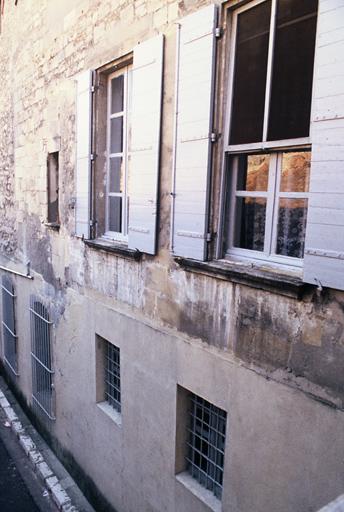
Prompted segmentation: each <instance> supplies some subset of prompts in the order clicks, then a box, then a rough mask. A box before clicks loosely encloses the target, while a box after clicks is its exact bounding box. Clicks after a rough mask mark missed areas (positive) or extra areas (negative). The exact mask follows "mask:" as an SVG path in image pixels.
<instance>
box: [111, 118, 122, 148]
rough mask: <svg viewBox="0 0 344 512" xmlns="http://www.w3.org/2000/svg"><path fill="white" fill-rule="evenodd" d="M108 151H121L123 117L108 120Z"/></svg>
mask: <svg viewBox="0 0 344 512" xmlns="http://www.w3.org/2000/svg"><path fill="white" fill-rule="evenodd" d="M110 123H111V126H110V152H111V153H122V151H123V117H122V116H121V117H115V118H114V119H111V121H110Z"/></svg>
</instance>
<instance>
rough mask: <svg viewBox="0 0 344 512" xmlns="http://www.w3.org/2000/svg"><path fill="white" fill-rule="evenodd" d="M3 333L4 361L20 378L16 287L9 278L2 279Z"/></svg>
mask: <svg viewBox="0 0 344 512" xmlns="http://www.w3.org/2000/svg"><path fill="white" fill-rule="evenodd" d="M1 288H2V318H3V320H2V333H3V340H4V360H5V363H6V365H7V366H8V368H9V369H10V370H11V372H12V373H13V374H14V375H16V376H18V360H17V335H16V325H15V301H14V299H15V293H14V286H13V284H12V281H11V279H10V278H9V277H8V276H3V277H2V284H1Z"/></svg>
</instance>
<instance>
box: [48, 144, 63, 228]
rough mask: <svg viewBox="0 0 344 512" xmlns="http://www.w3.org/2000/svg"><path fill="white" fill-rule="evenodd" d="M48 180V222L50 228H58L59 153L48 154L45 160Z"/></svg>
mask: <svg viewBox="0 0 344 512" xmlns="http://www.w3.org/2000/svg"><path fill="white" fill-rule="evenodd" d="M47 179H48V222H47V224H48V225H49V226H51V227H59V225H60V221H59V153H58V151H56V152H55V153H49V154H48V158H47Z"/></svg>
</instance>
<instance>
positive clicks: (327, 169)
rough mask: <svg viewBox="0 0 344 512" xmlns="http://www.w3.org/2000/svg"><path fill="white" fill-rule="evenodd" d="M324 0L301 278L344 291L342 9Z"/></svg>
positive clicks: (343, 34)
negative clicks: (302, 275) (331, 6)
mask: <svg viewBox="0 0 344 512" xmlns="http://www.w3.org/2000/svg"><path fill="white" fill-rule="evenodd" d="M322 4H323V5H322ZM325 4H326V2H320V8H319V19H318V38H317V48H316V59H315V84H314V100H313V102H314V105H313V115H312V143H313V144H312V166H311V179H310V199H309V208H308V219H307V234H306V247H305V258H304V281H305V282H307V283H313V284H318V285H321V286H328V287H331V288H336V289H340V290H344V79H341V76H343V75H344V7H341V8H338V9H337V11H336V10H334V11H331V12H329V9H330V7H329V6H328V7H327V8H326V5H325ZM338 34H340V36H338Z"/></svg>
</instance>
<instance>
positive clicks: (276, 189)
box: [224, 148, 309, 268]
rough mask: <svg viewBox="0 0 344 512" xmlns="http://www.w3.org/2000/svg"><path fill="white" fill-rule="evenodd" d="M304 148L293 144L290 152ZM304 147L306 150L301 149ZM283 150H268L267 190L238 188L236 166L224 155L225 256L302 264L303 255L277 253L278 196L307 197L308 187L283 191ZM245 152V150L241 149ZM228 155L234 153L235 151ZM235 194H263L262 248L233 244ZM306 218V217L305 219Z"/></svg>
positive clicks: (255, 195) (246, 195) (284, 197)
mask: <svg viewBox="0 0 344 512" xmlns="http://www.w3.org/2000/svg"><path fill="white" fill-rule="evenodd" d="M302 149H304V148H301V149H300V148H298V149H297V150H295V148H292V150H291V151H290V152H292V153H294V152H295V153H297V152H298V151H299V152H301V151H302ZM304 151H309V150H308V149H304ZM284 153H285V152H281V151H280V152H273V153H270V162H269V174H268V187H267V190H266V191H252V192H251V191H238V190H237V176H238V169H237V166H235V167H233V168H232V169H230V168H229V167H230V163H229V161H228V160H229V158H230V157H229V158H227V162H228V163H227V172H228V173H229V181H230V185H229V187H228V189H229V191H228V193H227V197H229V208H228V219H226V220H225V226H226V227H225V233H228V247H226V248H225V249H224V254H225V257H229V258H232V257H233V256H234V257H241V258H247V259H250V260H252V259H256V260H259V261H264V262H271V263H277V264H281V265H288V266H292V267H298V268H300V267H302V266H303V258H297V257H292V256H283V255H279V254H276V252H275V251H276V247H275V246H276V242H277V227H278V209H279V200H280V199H306V200H307V201H308V200H309V191H305V192H282V191H280V182H281V171H282V161H283V155H284ZM241 154H246V153H241ZM230 156H236V155H235V154H234V155H233V154H232V155H230ZM237 197H257V198H259V197H262V198H266V214H265V221H266V222H265V233H264V250H263V251H256V250H254V249H244V248H240V247H235V246H234V230H235V226H236V218H235V207H236V198H237ZM306 222H307V220H306Z"/></svg>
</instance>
